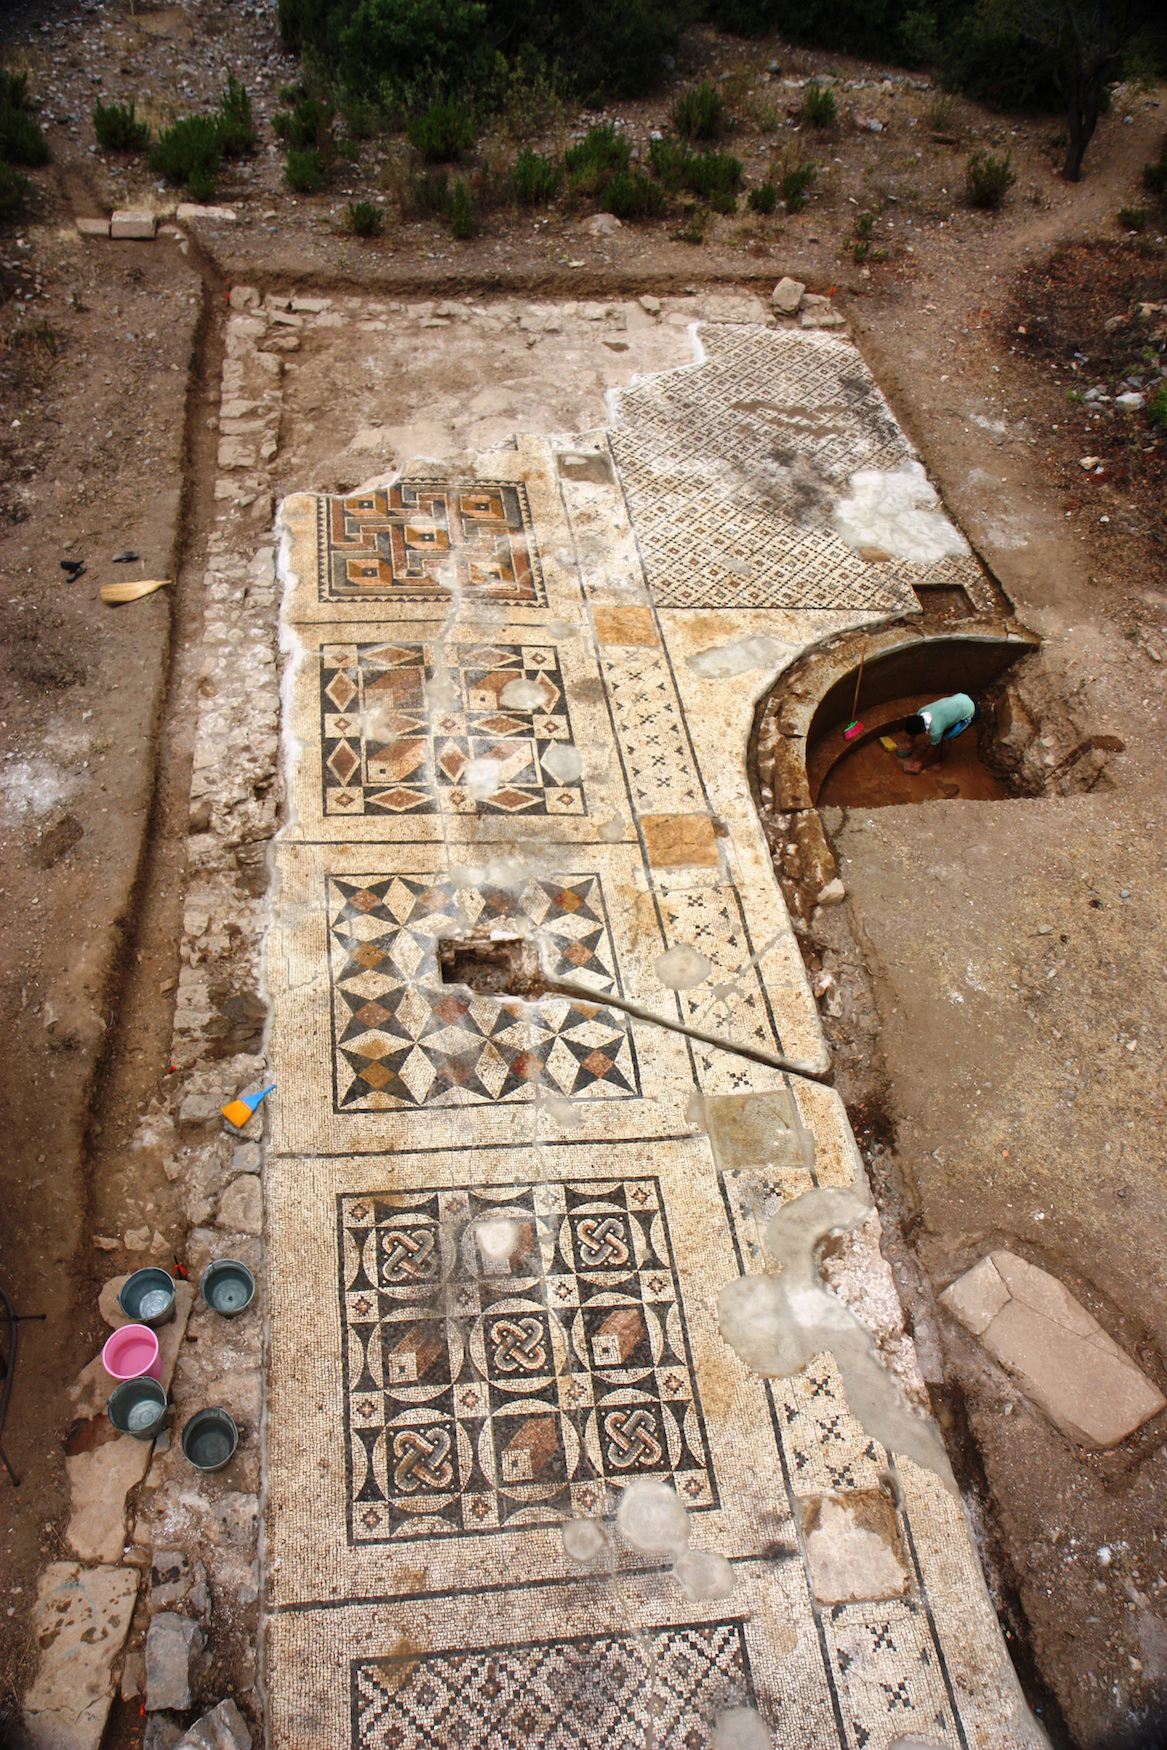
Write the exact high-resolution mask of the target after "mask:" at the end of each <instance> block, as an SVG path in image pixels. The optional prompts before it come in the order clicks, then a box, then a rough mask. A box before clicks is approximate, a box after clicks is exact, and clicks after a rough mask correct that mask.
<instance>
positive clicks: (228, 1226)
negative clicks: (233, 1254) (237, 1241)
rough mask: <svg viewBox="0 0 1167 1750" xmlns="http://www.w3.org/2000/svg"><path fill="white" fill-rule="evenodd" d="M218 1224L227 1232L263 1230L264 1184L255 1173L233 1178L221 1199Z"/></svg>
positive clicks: (240, 1232)
mask: <svg viewBox="0 0 1167 1750" xmlns="http://www.w3.org/2000/svg"><path fill="white" fill-rule="evenodd" d="M216 1226H218V1227H221V1228H223V1229H224V1230H225V1232H227V1233H233V1234H257V1233H262V1232H263V1186H262V1185H261V1183H260V1181H259V1179H258V1178H257V1177H256V1175H255V1174H254V1173H243V1174H241V1175H240V1177H239V1178H238V1179H233V1180H232V1182H231V1183H230V1185H228V1187H227V1189H226V1190H225V1191H224V1193H223V1195H222V1196H221V1197H220V1199H219V1213H218V1216H217V1217H216Z"/></svg>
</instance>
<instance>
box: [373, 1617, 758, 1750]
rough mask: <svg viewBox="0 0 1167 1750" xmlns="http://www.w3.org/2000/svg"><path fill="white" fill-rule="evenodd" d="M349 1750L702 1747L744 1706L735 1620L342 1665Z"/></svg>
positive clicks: (749, 1695)
mask: <svg viewBox="0 0 1167 1750" xmlns="http://www.w3.org/2000/svg"><path fill="white" fill-rule="evenodd" d="M351 1669H352V1693H353V1704H352V1716H353V1737H352V1750H414V1747H415V1746H422V1745H435V1746H437V1745H457V1746H458V1747H459V1750H518V1747H519V1746H531V1747H532V1750H533V1747H534V1746H539V1750H596V1747H597V1746H599V1745H602V1746H603V1747H604V1750H642V1747H643V1746H644V1745H647V1744H656V1745H659V1746H661V1750H689V1747H692V1750H704V1747H705V1746H706V1745H708V1744H709V1743H711V1742H712V1738H713V1733H714V1730H715V1727H716V1722H717V1717H718V1715H719V1714H721V1713H722V1712H724V1711H725V1709H727V1708H731V1707H748V1706H751V1705H752V1704H753V1701H754V1690H753V1684H752V1683H751V1681H750V1669H749V1662H748V1658H747V1653H746V1646H745V1638H744V1634H743V1630H742V1624H741V1623H740V1622H733V1621H730V1622H702V1623H691V1624H685V1625H683V1626H678V1627H675V1628H674V1627H669V1628H663V1629H655V1630H652V1631H650V1632H648V1633H646V1634H643V1635H630V1634H611V1635H588V1636H577V1637H575V1638H573V1639H571V1640H554V1641H527V1642H524V1643H522V1644H520V1645H518V1646H510V1647H507V1646H503V1647H484V1648H478V1649H475V1650H473V1651H468V1652H462V1651H458V1652H446V1653H422V1654H420V1655H418V1656H417V1657H416V1658H411V1659H410V1661H409V1664H408V1666H406V1667H404V1668H403V1667H402V1665H401V1664H400V1662H399V1661H396V1660H378V1659H355V1660H354V1661H353V1664H352V1667H351Z"/></svg>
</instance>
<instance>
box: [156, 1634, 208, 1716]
mask: <svg viewBox="0 0 1167 1750" xmlns="http://www.w3.org/2000/svg"><path fill="white" fill-rule="evenodd" d="M204 1640H205V1636H204V1635H203V1631H202V1629H201V1628H200V1627H199V1625H198V1623H197V1622H194V1621H193V1620H192V1619H191V1618H190V1617H189V1616H176V1615H175V1613H174V1612H173V1611H172V1610H162V1611H159V1613H158V1615H157V1616H156V1617H154V1619H153V1621H152V1622H151V1624H150V1627H149V1629H148V1631H147V1634H146V1711H147V1713H155V1712H157V1710H158V1709H159V1708H173V1709H175V1710H176V1711H181V1710H182V1709H183V1708H188V1707H189V1706H190V1705H191V1687H190V1668H191V1665H192V1664H193V1663H194V1661H195V1659H196V1658H197V1657H198V1655H199V1653H201V1652H202V1649H203V1644H204Z"/></svg>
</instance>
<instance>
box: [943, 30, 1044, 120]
mask: <svg viewBox="0 0 1167 1750" xmlns="http://www.w3.org/2000/svg"><path fill="white" fill-rule="evenodd" d="M940 68H941V77H942V79H943V82H944V84H945V85H946V86H947V87H948V88H949V90H951V91H963V92H964V93H965V95H966V96H968V97H974V98H976V99H977V100H978V102H981V103H987V104H989V105H990V107H991V108H993V109H1004V110H1016V109H1020V110H1033V109H1041V110H1051V111H1059V110H1064V107H1065V103H1064V99H1063V98H1062V96H1061V94H1060V93H1059V91H1058V88H1057V86H1056V84H1055V83H1054V78H1053V68H1054V58H1053V56H1052V55H1050V53H1049V51H1048V50H1047V49H1044V48H1041V47H1040V46H1039V45H1038V44H1037V43H1034V42H1030V41H1029V39H1028V38H1027V37H1026V36H1025V35H1023V33H1022V31H1021V30H1020V28H1019V27H1018V26H1016V25H1014V24H1012V23H1011V22H1008V21H1006V20H1005V19H1004V17H1003V9H1002V8H1000V7H993V6H989V5H974V6H971V7H970V8H969V9H968V11H967V12H966V13H965V14H964V16H963V17H961V18H960V19H959V20H958V21H957V22H956V23H954V24H953V25H952V26H951V27H950V29H949V30H948V32H947V34H946V35H945V38H944V42H943V45H942V48H941V54H940Z"/></svg>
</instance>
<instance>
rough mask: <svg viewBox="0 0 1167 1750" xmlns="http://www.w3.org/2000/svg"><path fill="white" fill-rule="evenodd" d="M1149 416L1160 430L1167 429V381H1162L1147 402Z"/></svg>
mask: <svg viewBox="0 0 1167 1750" xmlns="http://www.w3.org/2000/svg"><path fill="white" fill-rule="evenodd" d="M1147 418H1148V419H1149V420H1150V422H1151V424H1152V425H1154V426H1158V428H1159V430H1160V431H1167V383H1160V384H1159V387H1158V388H1157V389H1156V390H1155V393H1154V394H1153V395H1152V396H1151V399H1150V400H1149V401H1148V402H1147Z"/></svg>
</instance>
